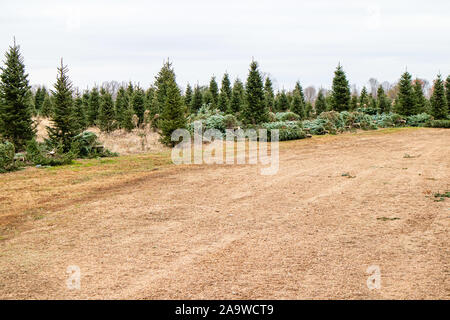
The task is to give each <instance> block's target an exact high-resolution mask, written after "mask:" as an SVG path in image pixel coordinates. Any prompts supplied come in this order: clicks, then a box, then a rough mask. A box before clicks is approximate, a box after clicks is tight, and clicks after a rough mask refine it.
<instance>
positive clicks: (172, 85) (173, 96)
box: [159, 79, 186, 146]
mask: <svg viewBox="0 0 450 320" xmlns="http://www.w3.org/2000/svg"><path fill="white" fill-rule="evenodd" d="M159 127H160V128H161V133H162V135H161V142H162V143H164V144H166V145H168V146H173V145H174V142H173V141H172V140H171V135H172V132H173V131H175V130H176V129H185V128H186V117H185V108H184V106H183V101H182V98H181V94H180V90H179V89H178V86H177V84H176V82H175V79H173V80H172V81H167V97H166V101H165V103H164V108H163V112H162V114H161V118H160V124H159Z"/></svg>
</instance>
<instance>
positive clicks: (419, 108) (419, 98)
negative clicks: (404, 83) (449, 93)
mask: <svg viewBox="0 0 450 320" xmlns="http://www.w3.org/2000/svg"><path fill="white" fill-rule="evenodd" d="M413 88H414V100H415V106H414V113H415V114H419V113H422V112H425V111H426V108H427V99H426V98H425V95H424V94H423V89H422V81H420V80H419V79H416V80H415V81H414V87H413Z"/></svg>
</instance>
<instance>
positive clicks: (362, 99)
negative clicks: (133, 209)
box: [359, 86, 369, 108]
mask: <svg viewBox="0 0 450 320" xmlns="http://www.w3.org/2000/svg"><path fill="white" fill-rule="evenodd" d="M359 106H360V107H361V108H368V107H369V94H368V93H367V89H366V86H364V87H363V88H362V90H361V95H360V96H359Z"/></svg>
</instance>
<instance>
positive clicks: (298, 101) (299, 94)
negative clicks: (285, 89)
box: [291, 81, 306, 119]
mask: <svg viewBox="0 0 450 320" xmlns="http://www.w3.org/2000/svg"><path fill="white" fill-rule="evenodd" d="M291 111H292V112H294V113H296V114H298V115H299V116H300V118H301V119H304V118H305V116H306V115H305V97H304V95H303V89H302V86H301V85H300V82H298V81H297V83H296V84H295V89H294V92H293V94H292V102H291Z"/></svg>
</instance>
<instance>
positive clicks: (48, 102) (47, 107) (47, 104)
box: [41, 94, 53, 118]
mask: <svg viewBox="0 0 450 320" xmlns="http://www.w3.org/2000/svg"><path fill="white" fill-rule="evenodd" d="M41 115H42V116H44V117H46V118H48V117H51V116H52V115H53V101H52V98H51V97H50V95H48V94H47V95H46V96H45V98H44V102H43V103H42V108H41Z"/></svg>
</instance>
